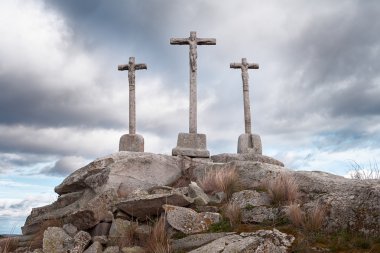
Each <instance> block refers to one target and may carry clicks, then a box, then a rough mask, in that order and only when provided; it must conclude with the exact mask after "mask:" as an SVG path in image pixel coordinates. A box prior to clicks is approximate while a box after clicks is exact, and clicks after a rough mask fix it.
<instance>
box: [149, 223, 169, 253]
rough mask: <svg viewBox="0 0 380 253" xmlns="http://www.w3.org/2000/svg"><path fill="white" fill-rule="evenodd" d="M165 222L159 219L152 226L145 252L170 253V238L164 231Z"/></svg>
mask: <svg viewBox="0 0 380 253" xmlns="http://www.w3.org/2000/svg"><path fill="white" fill-rule="evenodd" d="M165 225H166V220H165V218H163V217H161V218H160V219H159V220H158V221H157V222H156V223H155V224H154V226H153V228H152V231H151V233H150V236H149V238H148V241H147V250H148V252H152V253H171V252H172V248H171V246H170V238H169V236H168V234H167V233H166V229H165Z"/></svg>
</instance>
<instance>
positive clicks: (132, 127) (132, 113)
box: [118, 57, 147, 134]
mask: <svg viewBox="0 0 380 253" xmlns="http://www.w3.org/2000/svg"><path fill="white" fill-rule="evenodd" d="M139 69H147V66H146V64H144V63H141V64H136V63H135V57H129V63H128V64H125V65H119V66H118V70H120V71H123V70H128V81H129V134H136V94H135V71H136V70H139Z"/></svg>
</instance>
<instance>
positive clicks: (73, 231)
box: [62, 223, 78, 237]
mask: <svg viewBox="0 0 380 253" xmlns="http://www.w3.org/2000/svg"><path fill="white" fill-rule="evenodd" d="M62 228H63V230H65V232H66V233H67V234H68V235H69V236H71V237H74V236H75V234H76V233H77V232H78V228H77V227H76V226H74V225H73V224H71V223H69V224H64V225H63V226H62Z"/></svg>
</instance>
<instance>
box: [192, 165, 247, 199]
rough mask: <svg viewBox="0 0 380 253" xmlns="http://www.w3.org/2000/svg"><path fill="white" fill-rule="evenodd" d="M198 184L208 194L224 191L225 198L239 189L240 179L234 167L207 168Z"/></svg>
mask: <svg viewBox="0 0 380 253" xmlns="http://www.w3.org/2000/svg"><path fill="white" fill-rule="evenodd" d="M198 185H199V186H200V187H201V188H202V189H203V190H204V191H205V192H206V193H208V194H214V193H217V192H224V193H225V194H226V195H227V198H230V197H231V195H232V193H234V192H236V191H238V190H239V189H240V180H239V175H238V173H237V170H236V169H235V168H226V169H213V170H209V171H208V172H207V173H206V174H205V175H204V177H203V178H201V179H200V180H199V182H198Z"/></svg>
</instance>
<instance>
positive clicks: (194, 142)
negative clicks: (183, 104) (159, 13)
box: [170, 32, 216, 157]
mask: <svg viewBox="0 0 380 253" xmlns="http://www.w3.org/2000/svg"><path fill="white" fill-rule="evenodd" d="M170 44H171V45H189V65H190V66H189V67H190V98H189V99H190V108H189V133H179V134H178V141H177V147H176V148H174V149H173V151H172V154H173V155H184V156H190V157H209V156H210V152H209V151H208V150H207V144H206V135H205V134H198V132H197V131H198V130H197V58H198V52H197V46H198V45H216V39H212V38H197V34H196V32H190V37H189V38H172V39H170Z"/></svg>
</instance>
